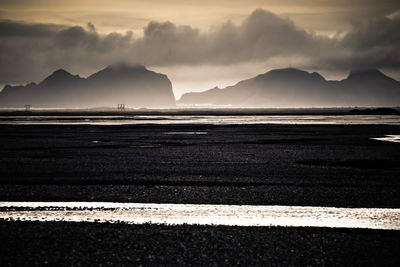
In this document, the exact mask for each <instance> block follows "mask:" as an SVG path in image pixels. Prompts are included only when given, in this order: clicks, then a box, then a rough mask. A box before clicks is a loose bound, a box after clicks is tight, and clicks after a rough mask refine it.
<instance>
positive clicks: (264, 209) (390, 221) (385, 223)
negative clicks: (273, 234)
mask: <svg viewBox="0 0 400 267" xmlns="http://www.w3.org/2000/svg"><path fill="white" fill-rule="evenodd" d="M0 220H21V221H66V222H103V223H105V222H107V223H118V222H124V223H129V224H143V223H154V224H166V225H180V224H196V225H228V226H295V227H333V228H337V227H339V228H370V229H391V230H400V209H383V208H334V207H311V206H252V205H202V204H151V203H109V202H0Z"/></svg>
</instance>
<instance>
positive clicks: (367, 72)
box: [347, 69, 386, 79]
mask: <svg viewBox="0 0 400 267" xmlns="http://www.w3.org/2000/svg"><path fill="white" fill-rule="evenodd" d="M371 76H374V77H383V76H386V75H385V74H383V73H382V72H380V71H379V70H377V69H360V70H352V71H350V74H349V76H347V79H351V78H357V77H371Z"/></svg>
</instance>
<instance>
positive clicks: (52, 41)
mask: <svg viewBox="0 0 400 267" xmlns="http://www.w3.org/2000/svg"><path fill="white" fill-rule="evenodd" d="M399 28H400V18H399V17H392V18H386V17H379V18H373V19H371V20H369V21H364V22H362V23H357V24H354V25H353V28H352V29H351V30H350V31H349V32H348V33H346V34H345V35H344V36H341V37H336V38H328V37H322V36H317V35H314V34H312V33H309V32H306V31H305V30H302V29H300V28H298V27H296V25H295V24H294V23H293V22H292V21H291V20H289V19H286V18H282V17H279V16H277V15H275V14H273V13H271V12H268V11H265V10H262V9H257V10H255V11H254V12H253V13H251V14H250V15H249V16H248V17H247V18H246V19H245V20H244V21H243V22H242V23H241V24H239V25H235V24H233V23H231V22H226V23H224V24H221V25H217V26H216V27H214V28H212V29H210V30H209V31H208V32H201V31H200V30H198V29H196V28H193V27H191V26H187V25H175V24H173V23H171V22H156V21H152V22H150V23H148V25H147V26H146V27H145V28H144V29H143V36H134V35H133V33H132V32H126V33H125V34H121V33H110V34H106V35H104V34H99V33H98V32H96V29H95V26H94V25H93V24H91V23H89V24H88V26H87V27H86V28H83V27H80V26H75V27H67V26H63V25H53V24H27V23H23V22H15V21H6V20H3V21H0V64H1V66H2V68H0V84H1V83H2V84H5V83H18V82H26V81H31V80H34V81H38V80H40V79H41V78H43V77H44V76H45V75H47V74H48V73H49V72H51V71H53V70H54V69H56V68H67V69H69V70H73V71H75V72H80V73H82V72H84V73H85V72H87V73H89V72H92V71H93V70H96V69H99V68H101V67H103V66H105V65H109V64H111V63H115V62H119V61H125V62H131V63H140V64H144V65H146V66H150V67H168V66H179V65H182V66H201V65H214V66H233V67H234V66H235V65H237V64H243V63H249V62H256V63H260V62H272V63H271V64H272V67H273V64H274V62H275V63H277V64H276V65H280V66H282V65H285V63H287V65H289V64H290V65H291V66H292V67H299V68H306V69H314V70H324V69H326V70H348V69H353V68H389V69H393V70H395V71H398V70H400V49H399V48H400V31H399V30H398V29H399ZM278 63H279V64H278ZM265 71H267V70H262V69H260V70H259V72H260V73H261V72H265Z"/></svg>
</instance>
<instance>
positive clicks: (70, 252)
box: [0, 222, 400, 266]
mask: <svg viewBox="0 0 400 267" xmlns="http://www.w3.org/2000/svg"><path fill="white" fill-rule="evenodd" d="M399 238H400V232H399V231H376V230H353V229H326V228H280V227H278V228H267V227H259V228H257V227H251V228H248V227H221V226H214V227H206V226H157V225H112V224H85V223H37V222H1V223H0V239H1V244H2V247H1V250H0V262H1V265H2V266H35V265H40V266H42V265H50V266H109V265H116V266H139V265H142V266H160V265H162V266H165V265H169V266H181V265H195V266H238V265H241V266H243V265H245V266H266V265H267V266H270V265H273V266H293V265H295V266H399V264H400V257H399V255H398V252H399V250H400V242H399Z"/></svg>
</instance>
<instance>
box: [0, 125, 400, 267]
mask: <svg viewBox="0 0 400 267" xmlns="http://www.w3.org/2000/svg"><path fill="white" fill-rule="evenodd" d="M171 132H172V134H171ZM179 132H181V134H179ZM188 132H207V134H199V135H196V134H188ZM388 134H400V126H388V125H225V126H217V125H124V126H93V125H92V126H91V125H0V147H1V149H0V183H1V184H0V201H22V200H25V201H115V202H155V203H157V202H158V203H214V204H215V203H221V204H222V203H223V204H260V205H307V206H309V205H315V206H336V207H392V208H399V207H400V143H389V142H382V141H376V140H371V139H370V138H373V137H382V136H384V135H388ZM93 141H95V142H93ZM0 240H1V253H2V255H1V257H0V258H1V265H2V266H6V265H11V266H12V265H14V266H15V265H34V264H37V265H43V264H45V263H49V264H52V265H55V264H56V263H57V264H58V265H83V266H87V265H99V264H100V263H103V264H104V265H110V264H114V265H140V264H142V265H151V264H156V265H159V264H171V265H179V264H184V263H186V264H189V263H192V264H194V265H217V264H218V265H239V264H242V265H262V264H268V263H269V264H271V265H393V266H395V265H397V266H398V265H399V255H398V251H399V244H400V242H399V241H398V240H399V232H398V231H382V230H381V231H376V230H360V229H325V228H241V227H205V226H204V227H203V226H202V227H200V226H179V227H178V226H177V227H172V226H157V225H110V224H86V223H38V222H1V223H0Z"/></svg>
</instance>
